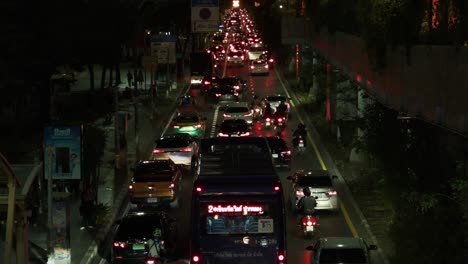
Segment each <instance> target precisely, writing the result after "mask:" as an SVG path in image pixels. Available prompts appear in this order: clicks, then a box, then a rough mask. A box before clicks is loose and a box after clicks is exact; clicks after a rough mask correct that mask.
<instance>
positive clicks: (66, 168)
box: [44, 126, 82, 180]
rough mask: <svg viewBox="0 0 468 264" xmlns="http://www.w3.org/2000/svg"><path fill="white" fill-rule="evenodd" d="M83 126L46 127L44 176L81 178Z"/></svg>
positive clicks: (67, 178)
mask: <svg viewBox="0 0 468 264" xmlns="http://www.w3.org/2000/svg"><path fill="white" fill-rule="evenodd" d="M81 156H82V155H81V127H80V126H48V127H45V128H44V177H45V178H46V179H48V177H49V175H52V179H54V180H79V179H80V178H81Z"/></svg>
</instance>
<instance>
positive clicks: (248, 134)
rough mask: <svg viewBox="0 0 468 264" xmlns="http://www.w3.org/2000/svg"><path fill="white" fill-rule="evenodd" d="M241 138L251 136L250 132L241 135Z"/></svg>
mask: <svg viewBox="0 0 468 264" xmlns="http://www.w3.org/2000/svg"><path fill="white" fill-rule="evenodd" d="M240 136H241V137H246V136H250V132H245V133H241V134H240Z"/></svg>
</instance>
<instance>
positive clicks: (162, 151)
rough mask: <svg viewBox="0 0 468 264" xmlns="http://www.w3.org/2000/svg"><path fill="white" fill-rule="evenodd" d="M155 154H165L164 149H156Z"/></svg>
mask: <svg viewBox="0 0 468 264" xmlns="http://www.w3.org/2000/svg"><path fill="white" fill-rule="evenodd" d="M153 153H164V150H163V149H154V150H153Z"/></svg>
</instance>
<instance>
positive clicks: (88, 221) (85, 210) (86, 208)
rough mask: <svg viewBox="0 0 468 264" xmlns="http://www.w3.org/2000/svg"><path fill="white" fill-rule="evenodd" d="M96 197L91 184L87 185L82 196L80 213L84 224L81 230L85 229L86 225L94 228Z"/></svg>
mask: <svg viewBox="0 0 468 264" xmlns="http://www.w3.org/2000/svg"><path fill="white" fill-rule="evenodd" d="M95 198H96V195H95V193H94V190H93V188H92V187H91V185H87V186H86V188H85V189H84V190H83V193H82V196H81V206H80V215H81V217H82V225H81V228H80V229H81V230H84V229H85V228H86V226H87V227H88V228H93V224H94V209H95V202H96V201H95Z"/></svg>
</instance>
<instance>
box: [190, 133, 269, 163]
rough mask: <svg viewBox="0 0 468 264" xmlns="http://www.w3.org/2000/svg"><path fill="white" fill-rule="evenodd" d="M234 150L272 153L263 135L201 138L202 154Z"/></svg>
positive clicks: (200, 151) (200, 149)
mask: <svg viewBox="0 0 468 264" xmlns="http://www.w3.org/2000/svg"><path fill="white" fill-rule="evenodd" d="M232 151H248V152H252V153H268V154H270V148H269V147H268V142H267V140H266V139H265V138H263V137H242V138H241V137H238V138H236V137H225V138H202V139H200V144H199V153H200V154H201V155H202V156H203V155H205V154H221V153H224V152H232ZM270 159H271V158H270Z"/></svg>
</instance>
